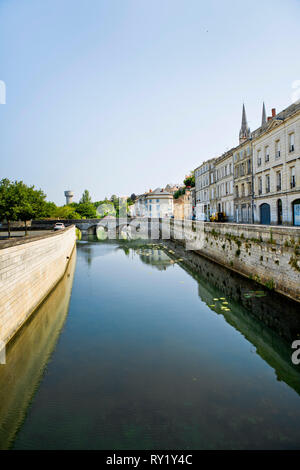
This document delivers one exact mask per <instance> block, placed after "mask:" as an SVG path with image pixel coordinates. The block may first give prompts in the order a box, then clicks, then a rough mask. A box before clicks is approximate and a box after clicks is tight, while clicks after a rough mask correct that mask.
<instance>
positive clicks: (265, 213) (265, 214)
mask: <svg viewBox="0 0 300 470" xmlns="http://www.w3.org/2000/svg"><path fill="white" fill-rule="evenodd" d="M260 223H261V224H263V225H270V223H271V211H270V204H266V203H264V204H262V205H261V206H260Z"/></svg>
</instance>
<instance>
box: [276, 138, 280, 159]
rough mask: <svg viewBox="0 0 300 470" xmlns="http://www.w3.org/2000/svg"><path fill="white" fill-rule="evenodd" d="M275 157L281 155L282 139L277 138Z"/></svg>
mask: <svg viewBox="0 0 300 470" xmlns="http://www.w3.org/2000/svg"><path fill="white" fill-rule="evenodd" d="M275 157H276V158H279V157H280V140H276V142H275Z"/></svg>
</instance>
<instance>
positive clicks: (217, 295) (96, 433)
mask: <svg viewBox="0 0 300 470" xmlns="http://www.w3.org/2000/svg"><path fill="white" fill-rule="evenodd" d="M75 263H76V269H75ZM74 270H75V275H74V282H73V274H74ZM72 283H73V285H72ZM71 290H72V293H71ZM70 293H71V297H70ZM299 317H300V315H299V304H295V303H293V302H292V301H289V300H288V299H286V298H282V297H281V296H280V295H276V294H274V293H273V292H272V291H268V290H267V289H264V288H262V287H261V286H259V285H257V284H255V283H253V282H251V281H249V280H247V279H245V278H241V277H239V276H238V275H237V274H235V273H233V272H229V271H228V270H226V269H225V268H222V267H220V266H218V265H216V264H213V263H212V262H210V261H208V260H206V259H203V258H200V257H199V256H197V255H195V254H193V253H191V252H189V253H187V252H185V251H184V250H183V249H182V248H180V247H178V246H175V245H174V244H173V243H171V242H168V243H164V244H161V243H155V242H148V241H147V242H142V241H140V242H138V241H136V242H128V241H111V242H98V241H96V240H89V241H80V242H78V243H77V259H76V252H74V253H73V255H72V258H71V260H70V264H69V266H68V270H67V272H66V274H65V276H64V278H63V280H62V281H61V282H60V283H59V284H58V286H57V287H56V288H55V290H54V291H53V292H52V293H51V294H50V296H49V297H48V298H47V299H46V301H45V302H44V303H43V304H42V306H41V307H40V308H39V309H38V311H37V312H36V313H35V314H34V315H33V316H32V317H31V318H30V320H29V322H27V323H26V324H25V325H24V327H23V328H22V329H21V330H20V331H19V333H18V335H17V336H16V337H15V338H14V339H13V341H12V342H11V343H10V344H9V347H8V351H7V364H6V365H1V366H0V394H1V396H0V447H1V448H9V447H11V448H15V449H56V448H61V449H82V448H84V449H120V450H122V449H282V448H284V449H291V448H292V449H295V448H297V449H299V448H300V396H299V394H300V366H295V365H293V364H292V362H291V354H292V352H293V351H292V349H291V342H292V341H293V340H294V339H297V337H298V335H299V332H300V322H299V320H300V318H299Z"/></svg>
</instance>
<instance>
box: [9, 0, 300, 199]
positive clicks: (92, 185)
mask: <svg viewBox="0 0 300 470" xmlns="http://www.w3.org/2000/svg"><path fill="white" fill-rule="evenodd" d="M299 24H300V0H252V1H251V2H248V1H240V0H239V1H235V0H210V1H207V0H206V1H202V0H86V1H82V0H42V1H41V0H0V80H1V81H3V82H4V83H5V85H6V103H5V104H0V178H4V177H7V178H10V179H12V180H23V181H24V182H25V183H26V184H30V185H32V184H34V185H35V186H36V187H38V188H41V189H43V191H44V192H45V193H46V194H47V199H48V200H51V201H54V202H55V203H57V204H63V203H64V202H65V198H64V191H65V190H73V191H74V194H75V196H74V200H75V201H79V199H80V197H81V195H82V192H83V191H84V189H88V190H89V191H90V193H91V196H92V199H93V200H94V201H98V200H101V199H103V198H104V197H110V196H111V195H112V194H116V195H119V196H123V195H130V194H132V193H135V194H140V193H143V192H145V191H148V190H149V189H155V188H156V187H164V186H165V185H166V184H168V183H182V181H183V179H184V177H185V175H187V174H189V172H190V171H191V170H193V169H195V168H196V167H197V166H199V165H200V164H201V162H203V161H205V160H207V159H209V158H212V157H216V156H219V155H221V154H222V153H223V152H224V151H226V150H228V149H229V148H232V147H234V146H236V145H237V144H238V133H239V129H240V125H241V114H242V104H243V102H244V103H245V107H246V113H247V118H248V124H249V126H250V128H251V130H254V129H255V128H257V127H259V125H260V122H261V111H262V103H263V101H265V104H266V108H267V115H270V114H271V108H273V107H274V108H276V109H277V112H278V111H280V110H282V109H284V108H286V107H287V106H289V105H290V104H291V103H292V101H293V99H294V98H293V96H294V95H293V93H294V94H295V89H293V88H292V87H293V84H294V86H295V87H296V92H297V91H299V89H300V60H299V58H300V27H299ZM297 81H298V82H297ZM297 87H298V88H297Z"/></svg>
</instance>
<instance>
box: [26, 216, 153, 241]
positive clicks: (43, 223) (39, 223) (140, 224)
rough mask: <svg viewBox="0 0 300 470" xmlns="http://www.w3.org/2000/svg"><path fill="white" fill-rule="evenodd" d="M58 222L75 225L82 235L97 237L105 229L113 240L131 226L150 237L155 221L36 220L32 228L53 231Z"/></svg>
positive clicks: (129, 218) (104, 219)
mask: <svg viewBox="0 0 300 470" xmlns="http://www.w3.org/2000/svg"><path fill="white" fill-rule="evenodd" d="M157 221H158V219H157ZM56 222H60V223H63V224H64V225H65V226H66V227H68V226H70V225H75V226H76V227H77V228H78V229H79V230H80V231H81V233H82V235H96V231H97V229H98V228H99V227H103V229H104V230H105V231H106V232H110V234H111V238H114V237H113V233H114V232H115V233H116V234H118V233H120V232H121V231H122V230H126V228H127V227H129V226H130V227H132V228H135V230H136V231H137V232H139V230H141V228H142V229H143V231H145V230H146V232H147V235H148V233H150V225H151V224H153V222H154V219H153V218H152V219H150V218H149V219H148V218H145V217H124V218H115V217H104V218H102V219H76V220H63V219H59V220H54V219H53V220H35V221H33V222H32V224H31V226H32V228H34V229H41V230H51V229H52V228H53V226H54V225H55V223H56Z"/></svg>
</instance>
